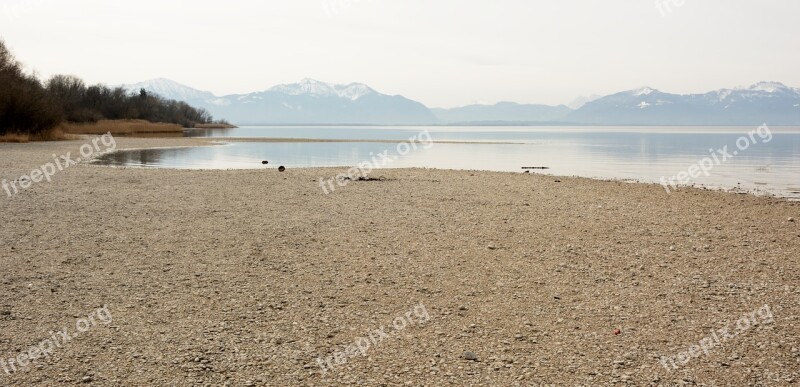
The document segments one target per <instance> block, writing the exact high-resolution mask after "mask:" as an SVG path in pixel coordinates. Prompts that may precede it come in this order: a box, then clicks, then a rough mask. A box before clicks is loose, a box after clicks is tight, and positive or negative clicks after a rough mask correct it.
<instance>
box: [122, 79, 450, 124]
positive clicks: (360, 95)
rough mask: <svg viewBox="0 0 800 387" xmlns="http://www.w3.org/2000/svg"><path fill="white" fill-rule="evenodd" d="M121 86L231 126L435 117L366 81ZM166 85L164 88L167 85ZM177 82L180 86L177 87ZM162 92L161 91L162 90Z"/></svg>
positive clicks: (160, 82) (431, 119)
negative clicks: (220, 88) (246, 87)
mask: <svg viewBox="0 0 800 387" xmlns="http://www.w3.org/2000/svg"><path fill="white" fill-rule="evenodd" d="M150 82H151V81H148V82H143V83H140V84H135V85H126V86H124V87H125V88H127V89H129V90H132V91H136V90H139V89H140V88H144V89H146V90H150V91H152V92H154V93H157V94H160V95H162V96H163V97H165V98H170V99H178V100H181V101H185V102H187V103H189V104H191V105H192V106H197V107H202V108H205V109H206V110H208V111H209V112H211V114H212V115H213V116H214V117H218V118H224V119H226V120H228V121H231V122H233V123H236V124H245V125H247V124H252V125H257V124H265V125H266V124H275V125H303V124H308V125H326V124H353V125H370V124H372V125H379V124H383V125H430V124H436V123H438V120H437V118H436V117H435V116H434V115H433V113H431V111H430V110H429V109H428V108H427V107H425V105H423V104H421V103H419V102H416V101H412V100H410V99H407V98H405V97H403V96H400V95H396V96H390V95H385V94H381V93H379V92H377V91H375V90H374V89H372V88H370V87H369V86H367V85H364V84H360V83H350V84H347V85H339V84H330V83H325V82H320V81H316V80H313V79H303V80H302V81H300V82H298V83H292V84H285V85H278V86H274V87H272V88H270V89H267V90H265V91H260V92H255V93H249V94H236V95H228V96H222V97H217V96H214V95H213V94H211V93H208V94H206V92H202V91H199V90H196V89H193V88H190V87H188V86H183V85H180V84H173V83H166V82H164V80H156V81H155V82H154V84H153V85H152V87H151V86H149V85H148V83H150ZM167 86H168V87H167ZM180 86H182V87H180ZM162 93H163V94H162Z"/></svg>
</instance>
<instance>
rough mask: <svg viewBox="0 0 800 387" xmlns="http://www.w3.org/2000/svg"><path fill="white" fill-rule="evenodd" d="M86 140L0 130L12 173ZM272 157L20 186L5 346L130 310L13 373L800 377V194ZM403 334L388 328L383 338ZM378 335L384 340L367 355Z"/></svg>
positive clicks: (0, 308)
mask: <svg viewBox="0 0 800 387" xmlns="http://www.w3.org/2000/svg"><path fill="white" fill-rule="evenodd" d="M83 142H84V141H71V142H50V143H30V144H0V171H1V172H0V179H9V178H16V177H17V176H18V172H19V173H27V172H30V170H31V169H33V168H35V167H36V166H38V165H41V164H42V163H44V162H47V160H50V159H52V157H51V155H52V154H57V155H58V154H65V153H66V152H73V153H74V152H75V151H76V149H77V147H78V146H79V145H80V144H82V143H83ZM117 142H118V144H117V149H125V148H132V147H137V148H149V147H154V146H158V147H174V146H186V145H190V146H197V145H199V144H202V143H207V142H208V140H204V139H184V138H164V139H138V138H127V137H126V138H117ZM26 171H27V172H26ZM271 172H272V171H269V172H265V171H263V170H227V171H216V170H171V169H143V168H102V167H98V166H94V165H89V164H79V165H77V166H74V167H72V168H70V169H68V170H64V171H63V172H59V173H58V174H56V175H54V176H53V179H52V182H49V183H48V182H42V183H39V184H36V185H34V186H33V187H31V188H30V189H28V190H26V191H23V192H20V193H19V194H17V195H16V196H14V197H12V198H7V197H5V195H0V222H3V224H4V225H5V226H4V227H2V228H0V241H2V244H3V245H4V247H5V248H4V252H3V253H2V264H3V268H4V270H3V271H2V272H0V284H2V285H0V299H2V300H4V301H2V302H0V358H5V359H8V358H11V357H14V356H17V355H18V354H20V353H22V352H21V351H26V350H27V348H29V347H30V346H31V345H35V344H36V343H41V342H43V340H44V339H47V338H48V337H49V336H50V335H49V333H48V332H49V331H56V330H57V329H59V327H62V326H63V327H70V325H69V324H72V328H70V332H74V331H75V326H74V324H75V323H76V321H81V320H85V319H87V316H89V315H90V313H92V311H96V310H97V309H98V308H101V307H107V311H108V313H109V316H111V315H113V320H112V319H108V320H111V321H110V322H109V323H108V324H107V325H106V324H102V323H101V324H97V325H96V326H95V327H93V328H91V330H88V331H86V332H85V333H83V334H82V335H81V338H80V340H75V341H71V342H69V343H67V344H65V345H63V346H62V347H60V348H57V349H55V351H54V352H53V354H52V356H50V357H49V358H47V359H39V360H37V361H36V362H35V363H31V365H30V366H28V367H27V368H25V370H24V372H19V373H14V374H7V373H6V372H4V371H2V368H0V383H2V384H12V385H14V384H19V385H25V384H47V385H74V384H75V383H76V382H80V381H81V380H87V379H85V378H87V377H89V378H90V379H89V380H91V381H92V383H97V384H103V385H129V384H138V385H170V384H177V385H198V384H199V385H202V384H211V385H221V384H225V383H231V384H234V385H259V386H261V385H316V386H323V385H324V386H327V385H346V384H351V385H352V384H353V383H356V382H357V381H358V380H361V381H364V382H365V383H367V384H381V383H384V384H388V385H392V384H395V383H396V382H397V380H403V381H404V382H405V381H410V382H412V383H414V384H427V385H473V386H494V385H509V386H515V385H520V386H523V385H532V384H553V383H554V384H565V385H576V384H581V385H608V384H619V383H627V384H638V385H642V384H645V385H646V384H662V385H671V384H680V383H684V382H685V380H687V379H690V380H691V381H692V382H693V383H697V384H708V385H710V384H732V385H751V384H759V383H761V384H763V383H766V382H768V381H770V380H776V379H780V380H787V379H791V378H795V379H794V380H797V378H798V377H800V375H797V374H798V371H797V369H796V367H794V364H795V362H796V354H797V353H796V351H794V350H793V348H794V349H796V348H800V324H798V316H800V286H798V282H797V278H800V261H798V259H797V257H798V256H800V227H798V223H797V222H796V221H789V220H788V219H789V218H792V219H798V218H800V203H797V202H791V201H788V200H786V199H781V198H771V197H757V196H753V195H738V194H732V193H723V192H716V191H707V190H702V189H680V190H678V191H676V192H673V193H672V194H671V195H666V194H665V193H664V192H663V188H662V187H660V186H658V185H655V184H641V183H639V184H630V183H624V182H621V181H603V180H593V179H588V178H578V177H555V176H549V175H538V174H524V173H497V172H480V171H453V170H434V169H424V170H423V169H390V170H383V171H381V174H383V175H386V177H387V180H385V181H374V182H357V181H353V182H350V183H349V184H347V185H346V186H343V187H337V189H336V191H335V192H331V193H330V194H329V195H324V194H323V193H322V192H321V191H320V187H319V184H318V178H320V177H328V176H327V175H329V173H328V172H343V171H342V170H341V169H340V168H305V169H289V170H287V171H286V172H285V173H277V172H275V173H271ZM14 175H17V176H14ZM0 192H1V191H0ZM764 306H769V311H770V315H771V316H772V317H773V318H774V321H771V322H769V323H768V321H767V319H766V318H764V319H759V320H757V321H756V322H757V323H758V324H752V327H751V328H750V329H748V330H746V331H744V330H742V333H741V334H739V335H737V336H736V337H733V338H731V339H730V340H727V342H726V343H725V345H724V346H717V347H713V348H709V354H708V355H706V354H705V353H703V352H702V351H701V352H700V356H694V355H691V353H693V351H694V349H692V348H693V347H692V346H695V345H697V344H698V343H701V342H702V341H703V340H705V339H704V338H705V337H706V336H708V335H709V332H711V330H712V329H714V330H719V329H721V328H724V327H726V326H733V327H736V324H737V322H738V321H739V319H740V318H741V317H742V316H743V315H748V314H749V313H751V312H752V311H761V310H762V309H763V307H764ZM423 309H424V313H423ZM409 311H411V312H412V314H411V315H410V317H408V316H409V315H408V313H409ZM413 312H417V313H413ZM421 316H425V318H424V319H423V318H421ZM756 317H760V315H756ZM403 320H405V321H406V322H403ZM395 324H397V325H395ZM382 327H383V328H386V329H385V332H386V333H387V334H390V335H391V338H390V339H386V340H383V339H381V337H382V336H379V335H375V331H376V330H380V329H381V328H382ZM401 327H402V328H403V329H400V328H401ZM737 332H738V331H737ZM370 333H372V334H373V335H372V337H373V338H374V340H370ZM365 340H366V341H370V343H371V345H370V347H369V348H368V349H365V352H366V355H367V356H366V357H365V356H362V355H361V354H360V353H358V355H357V356H349V355H346V353H347V348H348V347H352V346H353V345H355V344H358V343H360V344H362V347H363V346H364V345H365V344H364V343H365ZM720 341H722V339H720ZM466 352H470V353H471V354H472V355H475V356H474V358H475V360H471V359H472V356H469V357H468V356H467V355H466ZM342 353H344V354H345V355H341V354H342ZM337 354H339V355H337ZM686 354H690V355H691V356H690V355H686ZM337 356H339V358H341V356H345V359H346V360H345V361H344V362H343V363H342V364H339V363H337V362H336V359H337ZM687 356H689V357H688V358H687ZM684 358H687V359H688V361H687V362H686V363H683V362H682V361H681V360H682V359H684ZM318 359H321V360H322V363H323V364H324V365H325V367H326V368H323V367H321V366H320V362H319V361H318ZM330 359H333V360H332V361H331V364H332V365H333V367H328V364H329V360H330ZM664 359H666V362H665V363H666V364H667V365H668V367H665V366H663V364H662V363H664V362H662V360H664ZM6 364H8V363H6ZM774 364H783V365H784V367H777V366H774ZM673 365H675V366H676V367H674V368H673ZM398 378H399V379H398Z"/></svg>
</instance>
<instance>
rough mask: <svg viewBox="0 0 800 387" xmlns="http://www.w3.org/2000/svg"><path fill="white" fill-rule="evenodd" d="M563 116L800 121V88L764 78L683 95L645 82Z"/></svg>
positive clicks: (613, 121) (617, 120) (660, 121)
mask: <svg viewBox="0 0 800 387" xmlns="http://www.w3.org/2000/svg"><path fill="white" fill-rule="evenodd" d="M564 120H566V121H569V122H575V123H591V124H598V125H759V124H762V123H764V122H767V123H769V124H772V125H800V89H797V88H791V87H788V86H786V85H784V84H782V83H779V82H759V83H757V84H754V85H752V86H750V87H746V88H737V89H721V90H717V91H712V92H708V93H705V94H686V95H678V94H669V93H663V92H661V91H658V90H655V89H653V88H650V87H645V88H641V89H636V90H630V91H624V92H621V93H617V94H613V95H610V96H606V97H603V98H600V99H597V100H595V101H591V102H588V103H586V104H585V105H583V106H582V107H581V108H580V109H577V110H575V111H573V112H572V113H570V114H569V115H567V116H566V117H564Z"/></svg>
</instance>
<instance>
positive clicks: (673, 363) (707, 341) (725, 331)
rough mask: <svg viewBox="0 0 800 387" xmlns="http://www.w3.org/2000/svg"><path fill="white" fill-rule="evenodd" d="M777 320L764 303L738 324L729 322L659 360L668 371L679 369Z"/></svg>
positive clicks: (744, 316)
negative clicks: (680, 350)
mask: <svg viewBox="0 0 800 387" xmlns="http://www.w3.org/2000/svg"><path fill="white" fill-rule="evenodd" d="M773 322H775V318H774V317H773V316H772V310H770V307H769V305H764V306H762V307H761V308H760V309H758V310H755V311H753V312H750V313H748V314H745V315H743V316H742V317H741V318H740V319H739V320H737V321H736V324H728V325H726V326H724V327H722V328H720V329H717V330H715V331H711V335H709V336H707V337H705V338H703V339H702V340H700V342H699V343H698V344H695V345H692V346H690V347H689V349H688V350H687V351H684V352H681V353H679V354H678V355H676V356H662V357H661V360H659V362H660V363H661V365H662V366H664V368H666V369H667V371H672V370H676V369H678V366H680V365H686V364H687V363H689V361H690V360H692V359H694V358H698V357H700V356H701V355H703V354H705V355H706V356H708V355H709V353H710V352H711V350H712V349H714V348H716V347H718V346H720V345H722V344H723V343H725V342H727V341H729V340H731V339H733V338H735V337H737V336H739V335H741V334H743V333H745V332H747V331H748V330H750V329H751V328H754V327H756V326H758V325H765V324H771V323H773Z"/></svg>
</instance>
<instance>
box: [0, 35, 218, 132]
mask: <svg viewBox="0 0 800 387" xmlns="http://www.w3.org/2000/svg"><path fill="white" fill-rule="evenodd" d="M101 119H109V120H116V119H142V120H147V121H150V122H165V123H172V124H179V125H182V126H184V127H193V126H194V125H196V124H204V123H212V122H214V120H213V117H212V116H211V115H210V114H209V113H208V112H207V111H206V110H204V109H198V108H194V107H192V106H190V105H189V104H187V103H185V102H180V101H174V100H167V99H165V98H162V97H160V96H158V95H154V94H149V93H147V91H145V90H144V89H142V90H140V91H139V92H138V93H130V92H128V91H127V90H125V89H124V88H122V87H115V88H109V87H107V86H104V85H94V86H87V85H86V84H85V83H84V82H83V81H82V80H81V79H80V78H78V77H75V76H71V75H56V76H53V77H51V78H50V79H48V80H47V81H45V82H42V81H40V80H39V79H38V78H37V77H36V76H34V75H28V74H25V72H24V71H23V68H22V65H21V64H20V63H19V62H18V61H17V60H16V59H15V58H14V56H13V55H12V53H11V52H10V51H9V50H8V48H7V47H6V45H5V43H4V42H3V41H2V40H0V135H4V134H7V133H23V134H39V133H42V132H46V131H48V130H51V129H53V128H55V127H57V126H58V125H59V124H61V123H62V122H64V121H70V122H77V123H85V122H96V121H98V120H101Z"/></svg>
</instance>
